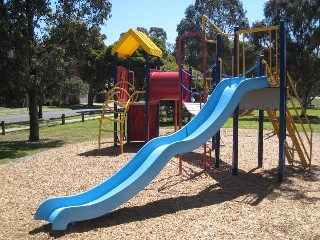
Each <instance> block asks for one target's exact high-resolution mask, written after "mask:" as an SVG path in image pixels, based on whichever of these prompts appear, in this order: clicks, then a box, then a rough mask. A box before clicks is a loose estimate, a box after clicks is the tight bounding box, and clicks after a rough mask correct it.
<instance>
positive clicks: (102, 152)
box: [79, 142, 145, 157]
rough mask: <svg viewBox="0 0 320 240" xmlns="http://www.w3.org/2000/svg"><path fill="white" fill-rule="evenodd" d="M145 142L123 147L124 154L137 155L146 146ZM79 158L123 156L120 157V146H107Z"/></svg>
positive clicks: (128, 144)
mask: <svg viewBox="0 0 320 240" xmlns="http://www.w3.org/2000/svg"><path fill="white" fill-rule="evenodd" d="M144 144H145V143H144V142H132V143H126V144H124V145H123V152H124V153H136V152H138V151H139V150H140V148H142V146H143V145H144ZM79 156H85V157H91V156H101V157H107V156H113V157H114V156H121V155H120V146H119V145H117V146H107V147H102V148H101V149H98V148H97V149H93V150H91V151H87V152H84V153H81V154H79Z"/></svg>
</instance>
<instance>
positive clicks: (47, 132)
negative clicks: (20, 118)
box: [0, 119, 98, 163]
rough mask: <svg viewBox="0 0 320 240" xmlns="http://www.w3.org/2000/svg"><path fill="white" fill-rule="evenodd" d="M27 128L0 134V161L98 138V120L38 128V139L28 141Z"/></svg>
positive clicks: (4, 161) (3, 161)
mask: <svg viewBox="0 0 320 240" xmlns="http://www.w3.org/2000/svg"><path fill="white" fill-rule="evenodd" d="M28 138H29V130H21V131H16V132H10V133H7V134H6V135H1V136H0V149H1V151H0V163H6V162H10V161H12V160H14V159H15V158H19V157H23V156H26V155H30V154H33V153H37V152H41V151H45V150H47V149H50V148H54V147H59V146H63V145H66V144H71V143H78V142H85V141H89V140H94V139H98V120H97V119H95V120H87V121H85V122H75V123H68V124H65V125H54V126H48V127H41V128H40V139H41V140H40V141H39V142H29V141H28Z"/></svg>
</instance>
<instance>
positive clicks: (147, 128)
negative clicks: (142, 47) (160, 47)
mask: <svg viewBox="0 0 320 240" xmlns="http://www.w3.org/2000/svg"><path fill="white" fill-rule="evenodd" d="M145 59H146V142H148V141H149V139H150V136H149V92H150V56H149V54H147V53H146V55H145Z"/></svg>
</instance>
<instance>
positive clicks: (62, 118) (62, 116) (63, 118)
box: [61, 113, 66, 125]
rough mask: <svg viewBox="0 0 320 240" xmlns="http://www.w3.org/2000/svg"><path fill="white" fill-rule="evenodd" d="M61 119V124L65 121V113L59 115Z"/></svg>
mask: <svg viewBox="0 0 320 240" xmlns="http://www.w3.org/2000/svg"><path fill="white" fill-rule="evenodd" d="M61 121H62V125H64V124H65V123H66V115H65V114H64V113H63V114H62V115H61Z"/></svg>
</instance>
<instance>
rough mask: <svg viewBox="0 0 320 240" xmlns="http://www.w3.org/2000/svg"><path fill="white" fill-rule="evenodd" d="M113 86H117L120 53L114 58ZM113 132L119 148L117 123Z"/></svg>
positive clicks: (115, 144)
mask: <svg viewBox="0 0 320 240" xmlns="http://www.w3.org/2000/svg"><path fill="white" fill-rule="evenodd" d="M113 59H114V60H113V84H114V86H115V85H116V84H117V77H118V76H117V70H118V61H119V58H118V53H115V54H114V57H113ZM113 108H114V110H115V111H117V105H116V104H114V105H113ZM114 115H115V116H114V118H116V117H117V116H116V113H115V114H114ZM113 130H114V133H113V142H114V146H117V143H116V142H117V140H118V135H117V122H114V123H113Z"/></svg>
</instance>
